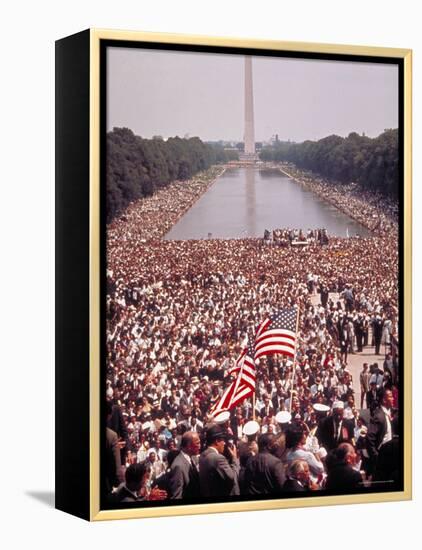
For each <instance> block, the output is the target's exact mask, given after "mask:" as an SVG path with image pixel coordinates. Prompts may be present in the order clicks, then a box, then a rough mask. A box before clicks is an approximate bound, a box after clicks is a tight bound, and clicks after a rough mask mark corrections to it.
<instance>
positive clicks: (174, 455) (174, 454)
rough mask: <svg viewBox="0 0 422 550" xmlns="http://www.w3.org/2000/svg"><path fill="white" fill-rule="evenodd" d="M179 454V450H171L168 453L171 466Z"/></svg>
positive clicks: (168, 463) (168, 461)
mask: <svg viewBox="0 0 422 550" xmlns="http://www.w3.org/2000/svg"><path fill="white" fill-rule="evenodd" d="M178 454H179V451H176V450H174V451H169V452H168V453H167V465H168V467H169V468H170V466H171V465H172V464H173V460H174V459H175V458H176V456H177V455H178Z"/></svg>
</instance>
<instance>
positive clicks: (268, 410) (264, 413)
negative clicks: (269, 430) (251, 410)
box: [259, 403, 274, 418]
mask: <svg viewBox="0 0 422 550" xmlns="http://www.w3.org/2000/svg"><path fill="white" fill-rule="evenodd" d="M273 414H274V408H273V406H272V403H271V405H268V408H267V407H265V406H264V407H262V409H261V410H260V412H259V416H260V417H261V418H265V417H266V416H270V415H273Z"/></svg>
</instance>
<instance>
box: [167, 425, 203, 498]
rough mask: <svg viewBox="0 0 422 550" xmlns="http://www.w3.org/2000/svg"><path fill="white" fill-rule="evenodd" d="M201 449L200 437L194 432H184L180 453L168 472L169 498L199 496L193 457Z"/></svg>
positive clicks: (196, 471)
mask: <svg viewBox="0 0 422 550" xmlns="http://www.w3.org/2000/svg"><path fill="white" fill-rule="evenodd" d="M200 449H201V439H200V437H199V434H198V433H196V432H185V433H184V434H183V436H182V441H181V445H180V453H179V454H178V455H177V456H176V458H175V459H174V460H173V462H172V465H171V467H170V474H169V498H171V499H181V498H187V499H192V498H197V497H199V474H198V470H197V467H196V463H195V458H196V457H197V456H198V455H199V451H200Z"/></svg>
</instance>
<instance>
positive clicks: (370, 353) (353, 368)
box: [311, 293, 384, 409]
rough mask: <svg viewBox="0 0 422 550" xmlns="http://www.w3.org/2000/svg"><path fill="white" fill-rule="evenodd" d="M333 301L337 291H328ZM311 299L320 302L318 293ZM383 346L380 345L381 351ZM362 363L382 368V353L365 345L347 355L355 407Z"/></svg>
mask: <svg viewBox="0 0 422 550" xmlns="http://www.w3.org/2000/svg"><path fill="white" fill-rule="evenodd" d="M329 297H330V298H331V299H332V300H333V301H335V302H336V301H337V300H338V297H339V295H338V294H337V293H330V296H329ZM311 301H312V303H313V305H318V304H320V303H321V301H320V294H315V295H314V296H312V298H311ZM368 340H369V341H371V332H370V333H369V338H368ZM383 351H384V350H383V347H381V352H383ZM364 363H368V365H371V364H372V363H378V365H379V366H380V367H381V368H382V365H383V363H384V354H382V355H375V347H373V346H366V347H364V348H363V351H362V352H361V353H358V352H355V353H353V354H352V353H349V354H348V356H347V368H348V370H349V372H350V374H351V375H352V380H353V390H354V392H355V403H356V407H357V408H359V409H360V383H359V374H360V372H361V370H362V365H363V364H364ZM365 407H366V402H364V408H365Z"/></svg>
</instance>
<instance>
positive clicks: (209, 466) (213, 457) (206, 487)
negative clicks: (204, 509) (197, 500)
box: [199, 424, 240, 497]
mask: <svg viewBox="0 0 422 550" xmlns="http://www.w3.org/2000/svg"><path fill="white" fill-rule="evenodd" d="M207 445H208V447H207V448H206V449H205V451H204V452H203V453H202V454H201V456H200V457H199V486H200V491H201V496H203V497H224V496H229V495H238V494H239V471H240V465H239V460H238V458H237V451H236V447H234V446H232V445H230V444H229V443H228V442H227V432H226V431H225V430H224V429H223V428H222V427H221V426H220V425H218V424H214V425H212V426H210V427H209V428H208V430H207ZM225 455H226V456H227V457H228V458H226V456H225Z"/></svg>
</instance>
